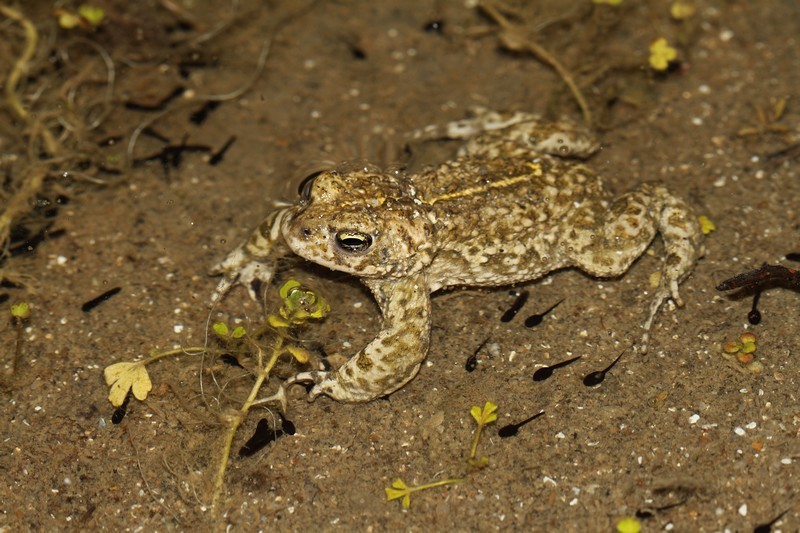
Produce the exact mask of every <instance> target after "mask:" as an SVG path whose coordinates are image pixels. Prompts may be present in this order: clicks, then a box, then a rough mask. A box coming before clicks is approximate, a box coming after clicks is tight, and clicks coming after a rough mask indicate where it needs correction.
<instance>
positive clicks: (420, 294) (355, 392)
mask: <svg viewBox="0 0 800 533" xmlns="http://www.w3.org/2000/svg"><path fill="white" fill-rule="evenodd" d="M363 281H364V282H365V284H366V285H367V286H368V287H369V288H370V290H372V293H373V294H374V295H375V299H376V300H377V301H378V305H379V306H380V308H381V313H382V315H383V329H382V330H381V332H380V333H378V335H377V336H376V337H375V338H374V339H373V340H372V342H370V343H369V344H368V345H367V346H365V347H364V349H363V350H361V351H360V352H358V353H357V354H356V355H354V356H353V357H351V358H350V359H349V360H348V361H347V362H346V363H345V364H343V365H342V366H341V367H339V369H338V370H336V371H331V372H323V371H312V372H302V373H300V374H297V375H296V376H295V377H293V378H291V379H290V380H289V381H288V382H287V384H289V385H291V384H292V383H298V382H313V383H314V388H313V389H312V390H311V393H310V395H309V397H310V399H314V398H316V397H317V396H319V395H320V394H325V395H327V396H330V397H331V398H333V399H335V400H340V401H344V402H368V401H370V400H374V399H375V398H380V397H381V396H386V395H387V394H390V393H392V392H394V391H396V390H397V389H399V388H400V387H402V386H403V385H405V384H406V383H408V382H409V381H411V379H412V378H413V377H414V376H416V375H417V372H418V371H419V367H420V364H421V363H422V361H423V360H424V359H425V356H426V355H427V354H428V346H429V344H430V331H431V299H430V287H429V285H428V283H427V275H426V274H424V273H421V274H415V275H414V276H411V277H409V278H403V279H399V280H397V279H390V280H382V281H375V280H363Z"/></svg>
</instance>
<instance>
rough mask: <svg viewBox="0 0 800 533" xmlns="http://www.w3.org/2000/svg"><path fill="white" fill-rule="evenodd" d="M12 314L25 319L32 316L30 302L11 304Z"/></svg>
mask: <svg viewBox="0 0 800 533" xmlns="http://www.w3.org/2000/svg"><path fill="white" fill-rule="evenodd" d="M11 316H13V317H14V318H19V319H20V320H25V319H26V318H28V317H29V316H31V307H30V305H28V302H20V303H18V304H14V305H12V306H11Z"/></svg>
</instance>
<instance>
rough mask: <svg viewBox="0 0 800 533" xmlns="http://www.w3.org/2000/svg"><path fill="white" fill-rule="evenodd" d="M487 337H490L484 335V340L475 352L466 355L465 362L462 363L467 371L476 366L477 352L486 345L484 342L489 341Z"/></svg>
mask: <svg viewBox="0 0 800 533" xmlns="http://www.w3.org/2000/svg"><path fill="white" fill-rule="evenodd" d="M489 339H491V337H486V340H485V341H483V342H482V343H481V345H480V346H478V348H477V349H476V350H475V352H474V353H473V354H472V355H470V356H469V357H467V362H466V363H465V364H464V369H465V370H466V371H467V372H472V371H473V370H475V369H476V368H478V353H479V352H480V351H481V350H482V349H483V347H484V346H486V343H487V342H489Z"/></svg>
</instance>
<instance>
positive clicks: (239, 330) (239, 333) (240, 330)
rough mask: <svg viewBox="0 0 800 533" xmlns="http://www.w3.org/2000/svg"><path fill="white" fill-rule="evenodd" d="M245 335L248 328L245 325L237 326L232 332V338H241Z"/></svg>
mask: <svg viewBox="0 0 800 533" xmlns="http://www.w3.org/2000/svg"><path fill="white" fill-rule="evenodd" d="M245 335H247V330H246V329H244V327H243V326H236V327H235V328H233V331H232V332H231V338H232V339H241V338H242V337H244V336H245Z"/></svg>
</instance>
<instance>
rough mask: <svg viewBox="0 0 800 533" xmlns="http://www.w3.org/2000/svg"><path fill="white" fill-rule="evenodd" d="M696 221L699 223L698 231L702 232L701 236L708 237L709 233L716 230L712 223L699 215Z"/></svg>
mask: <svg viewBox="0 0 800 533" xmlns="http://www.w3.org/2000/svg"><path fill="white" fill-rule="evenodd" d="M697 220H699V221H700V231H702V232H703V235H708V234H709V233H711V232H712V231H714V230H715V229H717V226H716V225H715V224H714V223H713V222H711V219H710V218H708V217H707V216H705V215H700V216H699V217H697Z"/></svg>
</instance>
